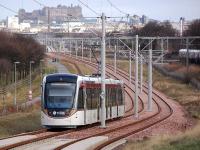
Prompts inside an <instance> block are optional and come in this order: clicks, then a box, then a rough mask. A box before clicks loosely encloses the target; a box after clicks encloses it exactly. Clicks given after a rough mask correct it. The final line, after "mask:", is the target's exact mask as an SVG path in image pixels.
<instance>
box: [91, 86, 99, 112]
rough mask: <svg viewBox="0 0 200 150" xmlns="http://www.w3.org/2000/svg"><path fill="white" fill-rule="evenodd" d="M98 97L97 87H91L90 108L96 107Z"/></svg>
mask: <svg viewBox="0 0 200 150" xmlns="http://www.w3.org/2000/svg"><path fill="white" fill-rule="evenodd" d="M98 99H99V95H98V89H97V88H94V89H92V108H93V109H96V108H97V104H98Z"/></svg>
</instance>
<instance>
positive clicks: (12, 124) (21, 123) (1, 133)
mask: <svg viewBox="0 0 200 150" xmlns="http://www.w3.org/2000/svg"><path fill="white" fill-rule="evenodd" d="M0 120H1V121H0V138H3V137H8V136H11V135H15V134H19V133H24V132H29V131H34V130H38V129H41V128H42V127H41V123H40V109H39V108H29V111H28V112H20V113H14V114H10V115H6V116H2V117H0Z"/></svg>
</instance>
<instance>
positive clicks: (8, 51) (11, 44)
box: [0, 31, 45, 84]
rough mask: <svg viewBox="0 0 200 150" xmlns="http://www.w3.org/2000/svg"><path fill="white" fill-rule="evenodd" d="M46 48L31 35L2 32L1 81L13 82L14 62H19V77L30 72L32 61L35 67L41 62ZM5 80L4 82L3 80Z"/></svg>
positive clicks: (0, 35)
mask: <svg viewBox="0 0 200 150" xmlns="http://www.w3.org/2000/svg"><path fill="white" fill-rule="evenodd" d="M44 52H45V48H44V46H42V45H40V44H39V43H38V42H37V41H36V40H34V39H33V38H31V37H25V36H23V35H19V34H13V33H8V32H2V31H1V32H0V68H1V69H0V83H1V84H2V83H4V84H8V83H10V82H13V77H14V62H20V64H17V72H18V77H19V78H24V77H26V76H27V75H28V74H29V64H30V61H34V62H35V63H34V64H32V66H33V68H36V67H38V66H39V64H40V60H41V59H43V57H44ZM2 81H3V82H2Z"/></svg>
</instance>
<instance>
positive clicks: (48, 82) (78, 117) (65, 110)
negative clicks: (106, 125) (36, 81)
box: [41, 73, 125, 128]
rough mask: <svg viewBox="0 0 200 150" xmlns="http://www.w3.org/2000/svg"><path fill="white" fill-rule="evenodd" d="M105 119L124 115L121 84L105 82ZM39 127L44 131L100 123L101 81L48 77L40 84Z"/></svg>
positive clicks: (56, 76)
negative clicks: (40, 125)
mask: <svg viewBox="0 0 200 150" xmlns="http://www.w3.org/2000/svg"><path fill="white" fill-rule="evenodd" d="M105 84H106V120H108V119H113V118H117V117H122V116H123V115H124V112H125V105H124V103H125V102H124V85H123V82H122V81H120V80H114V79H106V80H105ZM41 90H42V92H41V93H42V94H41V124H42V126H43V127H46V128H76V127H77V126H82V125H87V124H92V123H96V122H100V119H101V115H100V114H101V103H100V102H101V101H100V94H101V78H100V77H96V76H80V75H75V74H61V73H56V74H50V75H47V76H45V77H44V78H43V81H42V84H41Z"/></svg>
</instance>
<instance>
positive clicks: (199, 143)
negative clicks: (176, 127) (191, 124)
mask: <svg viewBox="0 0 200 150" xmlns="http://www.w3.org/2000/svg"><path fill="white" fill-rule="evenodd" d="M123 149H124V150H199V149H200V122H198V124H197V126H196V127H195V128H194V129H191V130H188V131H186V132H185V133H179V134H177V135H175V136H169V135H163V136H157V137H152V138H151V139H147V140H142V141H129V142H128V143H127V144H126V146H125V147H124V148H123Z"/></svg>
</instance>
